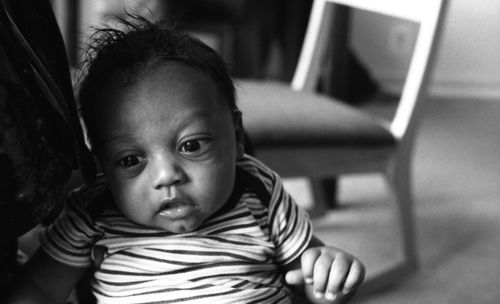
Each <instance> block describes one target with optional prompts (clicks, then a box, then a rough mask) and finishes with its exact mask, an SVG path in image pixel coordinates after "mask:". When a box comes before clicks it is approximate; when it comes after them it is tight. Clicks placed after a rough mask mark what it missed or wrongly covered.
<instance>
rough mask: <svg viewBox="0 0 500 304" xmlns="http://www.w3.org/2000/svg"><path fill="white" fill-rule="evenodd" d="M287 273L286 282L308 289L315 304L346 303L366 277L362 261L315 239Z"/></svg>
mask: <svg viewBox="0 0 500 304" xmlns="http://www.w3.org/2000/svg"><path fill="white" fill-rule="evenodd" d="M285 271H286V272H285V280H286V282H287V283H288V284H289V285H299V286H298V287H301V286H303V287H305V290H304V293H305V294H306V295H307V297H308V298H309V300H311V301H312V302H314V303H332V302H335V303H344V302H345V301H347V300H348V299H350V298H351V297H352V295H353V294H354V292H355V291H356V289H357V287H358V286H359V285H360V284H361V282H362V281H363V279H364V276H365V268H364V266H363V264H361V262H360V261H359V260H357V259H356V258H355V257H353V256H351V255H350V254H347V253H346V252H344V251H342V250H340V249H337V248H334V247H329V246H325V245H324V244H323V243H322V242H321V241H320V240H319V239H317V238H315V237H313V239H312V240H311V242H310V244H309V246H308V248H307V249H306V250H305V251H304V252H303V253H302V255H301V257H300V258H297V259H296V260H295V261H293V262H292V263H290V264H289V265H287V267H286V269H285ZM304 283H305V284H304ZM304 285H305V286H304Z"/></svg>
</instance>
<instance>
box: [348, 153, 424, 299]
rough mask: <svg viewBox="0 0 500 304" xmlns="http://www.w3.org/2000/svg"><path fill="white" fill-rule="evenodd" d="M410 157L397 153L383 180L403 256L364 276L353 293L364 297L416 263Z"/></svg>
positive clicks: (406, 271)
mask: <svg viewBox="0 0 500 304" xmlns="http://www.w3.org/2000/svg"><path fill="white" fill-rule="evenodd" d="M410 168H411V164H410V159H409V156H408V155H403V156H400V158H399V159H397V161H395V162H393V163H392V164H391V165H390V167H389V169H388V171H387V172H386V177H387V181H388V183H389V186H390V188H391V191H392V193H393V195H394V198H395V201H396V204H397V206H396V207H397V208H398V210H397V212H398V213H397V215H398V220H399V227H400V231H401V238H402V246H403V248H402V249H403V256H404V260H403V261H402V262H401V263H397V264H396V265H394V266H392V267H389V268H388V269H386V270H385V271H384V272H382V273H378V274H376V275H375V276H373V277H370V278H368V279H367V280H366V281H365V282H364V283H363V285H361V288H360V290H359V292H358V294H357V296H359V297H365V296H367V295H370V294H372V293H373V292H375V291H377V290H380V289H381V288H385V287H387V286H390V285H392V284H396V283H398V282H400V281H401V278H403V277H405V276H407V275H409V274H411V273H413V272H414V271H415V270H416V269H417V267H418V258H417V257H418V254H417V246H416V237H415V214H414V210H413V208H414V206H413V197H412V192H411V180H410V177H411V174H410V172H411V171H410Z"/></svg>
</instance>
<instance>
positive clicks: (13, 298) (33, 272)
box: [6, 249, 86, 304]
mask: <svg viewBox="0 0 500 304" xmlns="http://www.w3.org/2000/svg"><path fill="white" fill-rule="evenodd" d="M85 271H86V268H79V267H72V266H68V265H65V264H63V263H60V262H58V261H56V260H54V259H53V258H51V257H50V256H49V255H47V254H46V253H45V252H44V251H43V250H41V249H40V250H38V252H37V253H36V254H35V255H34V256H33V257H32V258H31V259H30V260H29V261H28V262H27V263H26V264H25V265H24V266H23V267H22V269H21V272H20V273H19V274H17V275H16V277H15V278H14V280H13V282H12V288H10V291H9V293H10V294H9V296H8V297H7V301H6V303H8V304H13V303H16V304H21V303H65V302H66V300H67V299H68V296H69V294H70V293H71V291H72V290H73V288H74V286H75V285H76V283H77V282H78V280H79V279H80V278H81V277H82V276H83V274H84V273H85Z"/></svg>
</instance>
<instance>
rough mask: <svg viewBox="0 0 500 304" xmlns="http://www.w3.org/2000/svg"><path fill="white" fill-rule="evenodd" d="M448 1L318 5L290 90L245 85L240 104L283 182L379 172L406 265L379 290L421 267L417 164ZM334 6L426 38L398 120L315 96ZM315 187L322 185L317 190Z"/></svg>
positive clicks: (259, 149)
mask: <svg viewBox="0 0 500 304" xmlns="http://www.w3.org/2000/svg"><path fill="white" fill-rule="evenodd" d="M445 2H446V1H445V0H419V1H415V0H315V1H314V3H313V7H312V11H311V15H310V19H309V24H308V29H307V34H306V37H305V40H304V43H303V47H302V51H301V56H300V59H299V62H298V65H297V68H296V71H295V75H294V78H293V81H292V83H291V85H290V84H285V83H280V82H272V81H256V80H241V81H239V83H238V87H239V91H238V94H239V101H238V102H239V106H240V108H241V110H242V112H243V123H244V127H245V128H246V131H247V133H248V136H249V138H250V141H251V145H252V147H253V150H254V152H255V155H256V156H257V157H258V158H259V159H261V160H262V161H263V162H264V163H266V164H268V165H269V166H270V167H271V168H273V169H275V170H276V171H277V172H278V173H280V174H281V175H282V176H284V177H308V178H309V179H310V180H311V181H313V185H315V184H317V183H314V181H318V180H321V179H322V178H326V177H333V176H340V175H343V174H356V173H368V172H380V173H382V174H384V176H385V177H386V178H387V181H388V182H389V184H390V185H391V189H392V191H393V195H394V197H395V201H396V202H397V208H398V212H397V214H398V217H399V224H400V226H399V228H396V229H399V231H400V232H401V237H402V246H403V248H402V250H403V254H404V259H403V261H402V262H401V263H399V262H398V263H396V265H395V266H394V267H391V268H390V269H388V270H387V271H384V272H383V273H382V274H380V275H377V276H376V277H374V278H373V280H371V279H370V278H368V280H367V282H365V284H364V289H365V291H366V290H373V289H375V288H379V287H381V286H383V285H386V284H389V283H392V282H395V281H396V280H399V279H400V278H401V276H403V275H407V274H409V273H411V272H413V271H415V270H416V269H417V265H418V258H417V257H418V254H417V248H416V244H415V218H414V211H413V197H412V193H411V183H410V181H411V170H410V169H411V159H412V152H413V145H414V142H415V140H414V139H415V132H416V127H417V122H418V116H419V115H418V114H419V111H420V108H421V102H422V101H423V99H424V98H425V93H426V87H427V84H428V82H429V76H430V72H431V67H432V66H433V59H434V57H435V56H434V54H435V50H436V44H437V41H438V37H439V33H440V26H441V23H442V22H441V21H442V19H443V12H444V7H445ZM332 4H339V5H346V6H350V7H353V8H358V9H363V10H367V11H373V12H376V13H381V14H384V15H388V16H392V17H398V18H404V19H409V20H411V21H413V22H416V23H418V24H419V33H418V36H417V39H416V42H415V48H414V51H413V55H412V57H411V62H410V66H409V70H408V72H407V77H406V80H405V82H404V87H403V90H402V94H401V96H400V100H399V103H398V106H397V110H396V114H395V116H394V118H393V119H392V120H391V121H389V120H388V121H386V120H383V119H381V118H378V117H374V116H372V115H370V114H367V113H364V112H362V111H360V110H359V109H356V108H353V107H350V106H348V105H346V104H344V103H342V102H340V101H338V100H334V99H332V98H329V97H327V96H322V95H319V94H318V93H317V92H316V88H317V85H318V79H319V76H320V72H321V67H322V65H323V64H324V59H325V55H326V54H327V49H328V41H329V39H330V38H329V37H328V35H329V33H330V31H331V27H330V26H329V24H330V22H331V18H330V17H331V11H330V9H329V8H330V7H331V5H332ZM313 188H315V187H313Z"/></svg>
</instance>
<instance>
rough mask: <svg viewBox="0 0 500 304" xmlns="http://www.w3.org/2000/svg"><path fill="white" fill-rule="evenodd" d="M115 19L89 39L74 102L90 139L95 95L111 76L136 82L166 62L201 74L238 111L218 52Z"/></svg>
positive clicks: (143, 22) (139, 21)
mask: <svg viewBox="0 0 500 304" xmlns="http://www.w3.org/2000/svg"><path fill="white" fill-rule="evenodd" d="M128 17H129V18H130V20H129V19H127V20H125V19H116V20H117V26H116V27H113V28H101V29H98V30H96V32H95V33H94V34H93V35H92V37H91V42H90V43H89V47H88V49H87V58H86V60H85V62H84V65H83V69H82V76H81V81H80V83H79V93H78V102H79V104H80V111H81V115H82V118H83V120H84V122H85V124H86V128H87V131H88V135H89V137H90V138H91V139H92V138H93V135H94V134H96V133H95V132H96V131H97V130H94V127H95V124H94V122H93V121H92V119H93V116H95V115H93V113H96V111H99V104H98V101H99V100H100V99H99V98H98V97H99V94H100V92H102V91H103V88H104V86H106V85H107V84H108V81H109V79H110V77H113V73H115V72H116V71H121V72H124V73H126V75H127V78H128V81H135V79H136V78H135V77H136V76H137V75H139V73H141V72H143V71H145V70H147V69H149V68H152V67H153V66H155V65H157V64H160V63H161V62H167V61H179V62H182V63H185V64H186V65H188V66H190V67H192V68H194V69H196V70H198V71H200V72H202V73H204V74H205V75H206V76H208V77H209V78H210V79H211V80H212V81H213V82H214V84H215V86H216V87H217V90H218V93H219V94H220V96H221V97H222V98H223V99H224V102H227V105H228V107H229V110H231V111H234V110H236V109H237V107H236V96H235V87H234V83H233V80H232V79H231V75H230V73H229V71H228V68H227V66H226V64H225V63H224V61H223V60H222V58H221V57H220V56H219V55H218V54H217V52H216V51H214V50H213V49H211V48H210V47H208V46H207V45H205V44H204V43H203V42H201V41H200V40H199V39H197V38H195V37H193V36H191V35H189V34H187V33H184V32H181V31H177V30H174V29H173V28H171V27H169V26H167V25H165V24H162V23H154V22H150V21H148V20H147V19H145V18H142V17H140V16H136V15H128Z"/></svg>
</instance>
